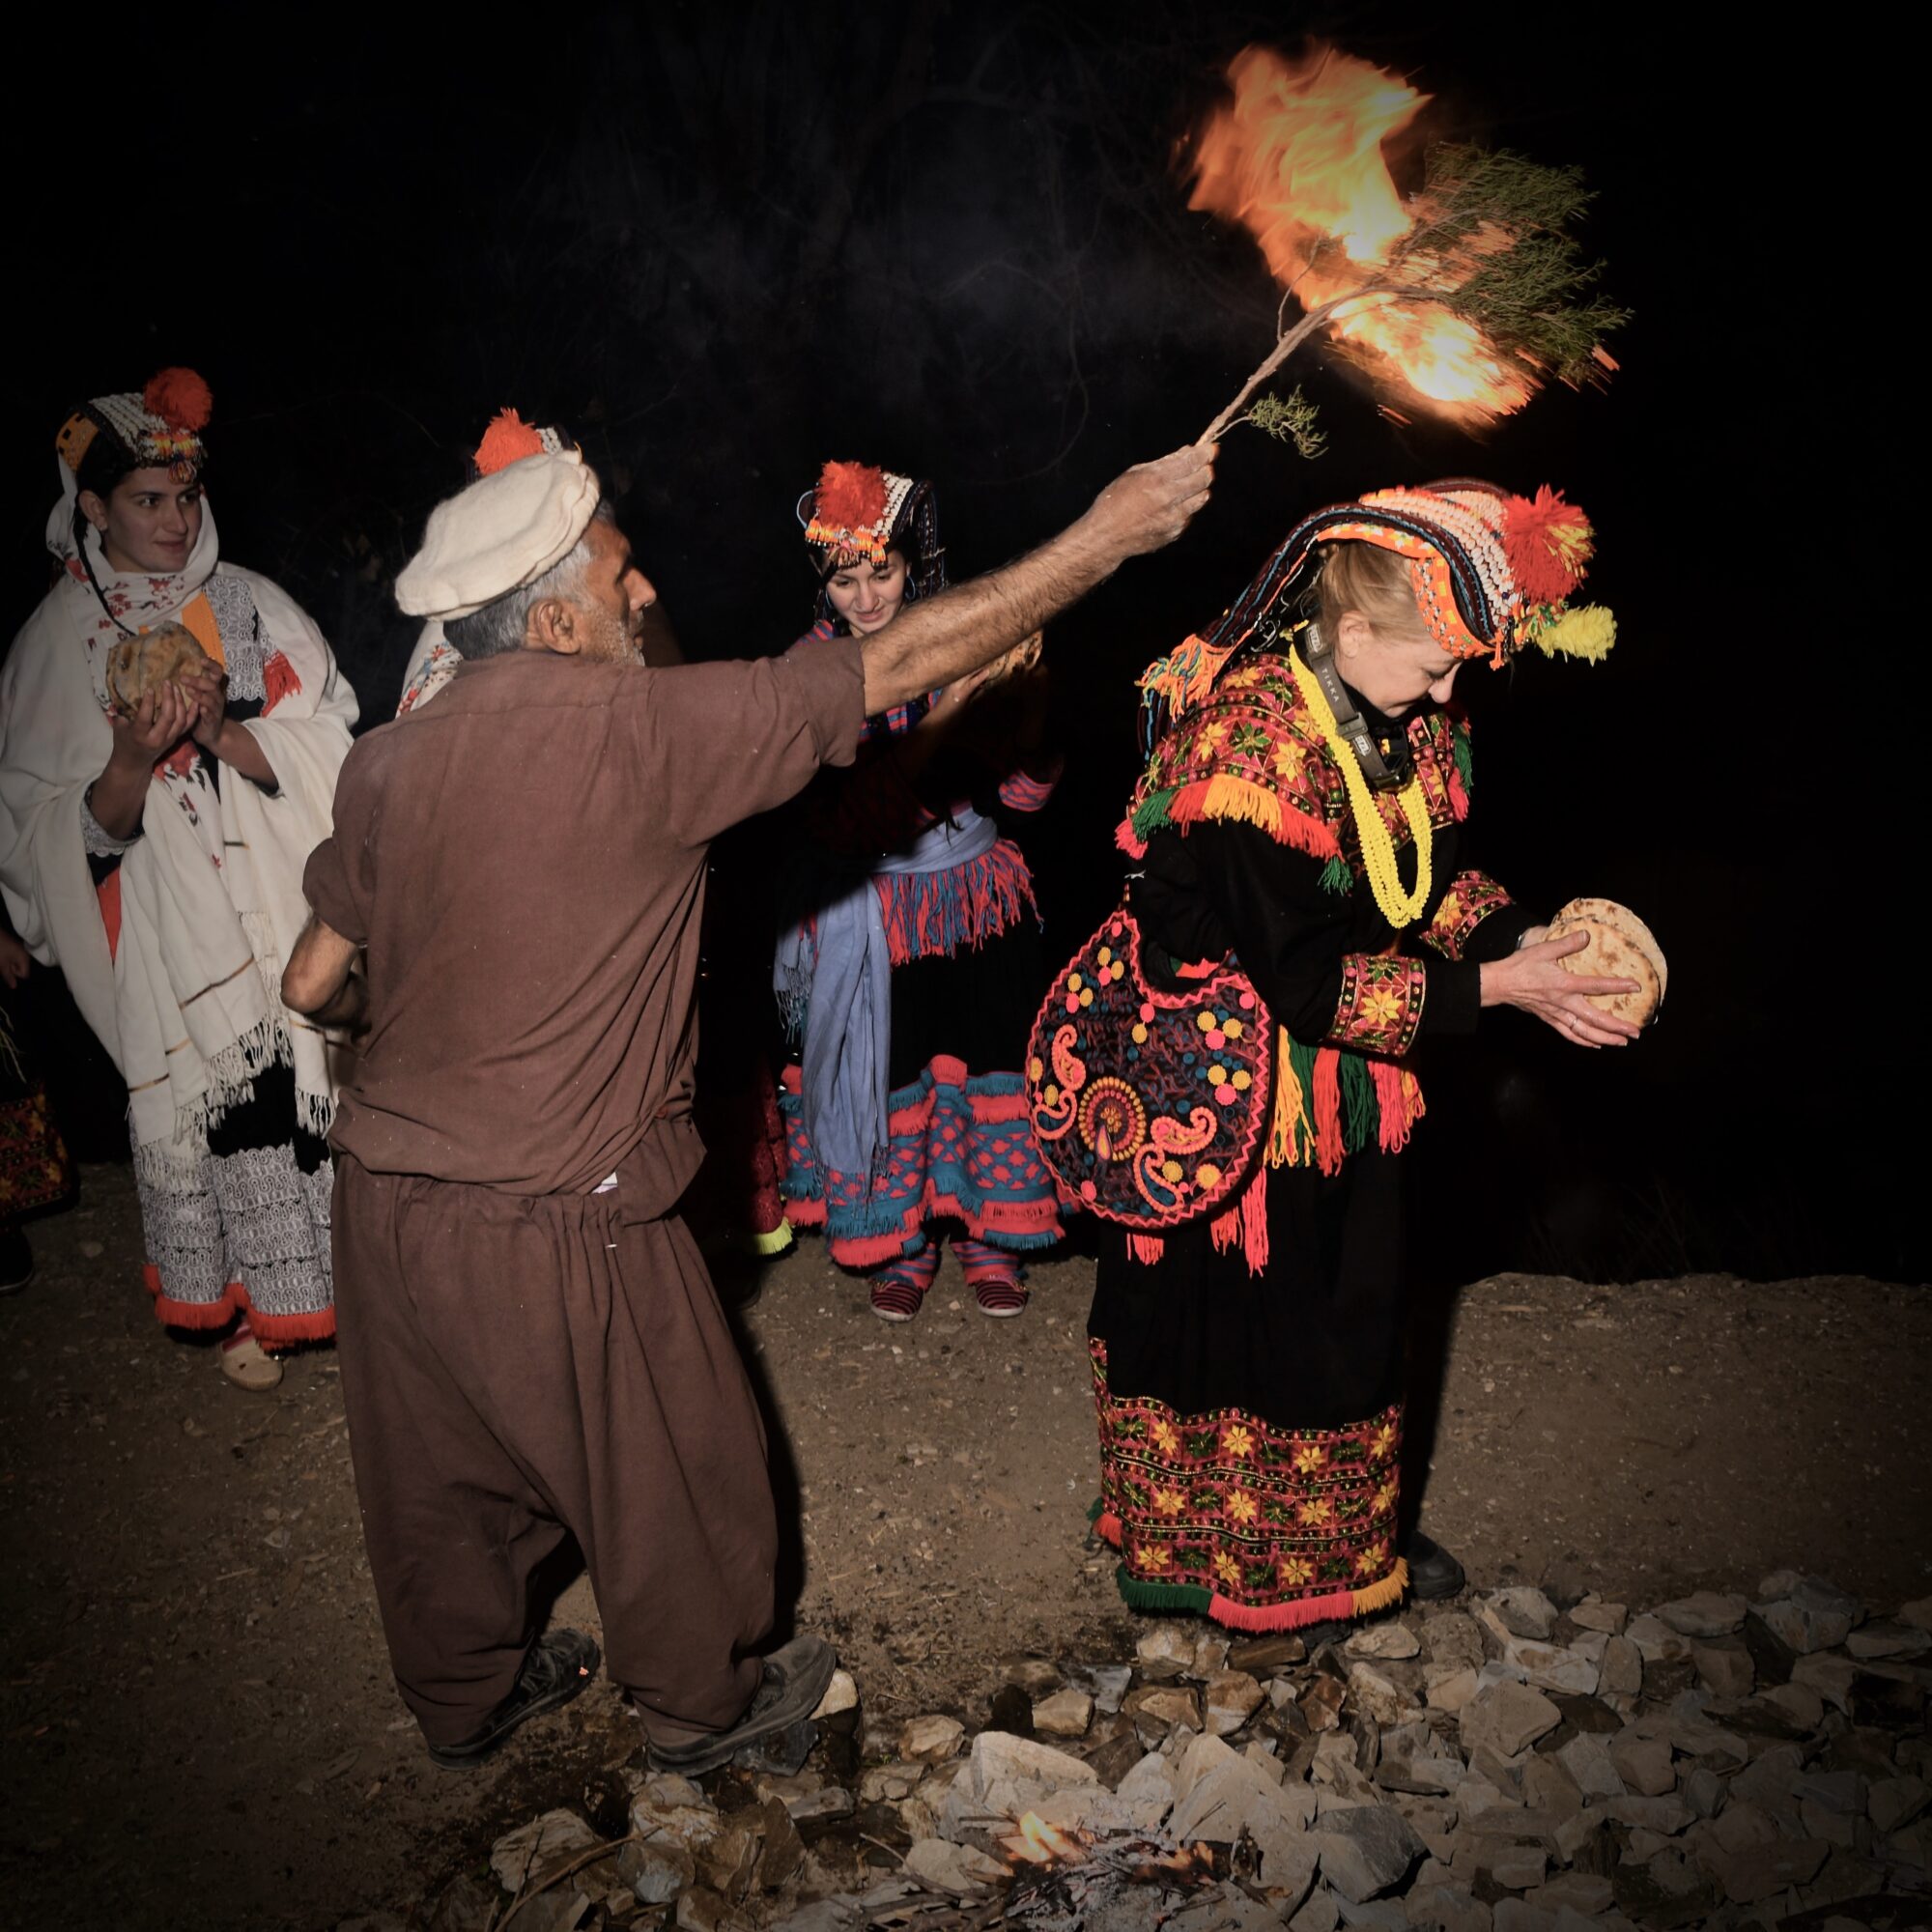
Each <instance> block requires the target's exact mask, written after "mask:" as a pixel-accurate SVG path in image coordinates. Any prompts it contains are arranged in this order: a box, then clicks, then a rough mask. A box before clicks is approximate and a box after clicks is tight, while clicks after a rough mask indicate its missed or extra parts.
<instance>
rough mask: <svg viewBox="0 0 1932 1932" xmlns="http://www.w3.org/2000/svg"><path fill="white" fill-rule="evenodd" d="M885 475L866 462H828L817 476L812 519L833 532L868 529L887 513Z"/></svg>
mask: <svg viewBox="0 0 1932 1932" xmlns="http://www.w3.org/2000/svg"><path fill="white" fill-rule="evenodd" d="M886 502H887V497H886V473H885V471H884V470H883V469H874V468H873V466H872V465H871V464H869V463H828V464H827V465H826V466H825V468H824V469H822V470H820V471H819V473H818V488H817V490H816V491H815V492H814V493H813V500H812V518H813V521H814V522H816V523H820V524H824V525H826V526H829V527H831V528H833V529H840V530H868V529H871V528H873V527H874V526H876V525H877V523H878V521H879V519H880V518H881V517H883V516H884V515H885V514H886Z"/></svg>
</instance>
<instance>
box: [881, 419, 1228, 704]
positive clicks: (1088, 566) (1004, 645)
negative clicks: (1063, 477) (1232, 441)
mask: <svg viewBox="0 0 1932 1932" xmlns="http://www.w3.org/2000/svg"><path fill="white" fill-rule="evenodd" d="M1213 480H1214V450H1213V448H1212V446H1211V445H1200V444H1195V445H1190V446H1189V447H1188V448H1186V449H1177V450H1176V451H1175V452H1174V454H1173V455H1172V456H1163V457H1162V458H1161V459H1160V460H1159V462H1157V463H1140V464H1136V465H1135V466H1134V468H1133V469H1129V470H1127V471H1126V472H1125V473H1124V474H1122V475H1121V476H1117V477H1116V478H1115V479H1114V481H1113V482H1111V483H1109V484H1108V485H1107V487H1106V488H1105V489H1104V490H1102V491H1101V492H1100V494H1099V496H1097V497H1095V498H1094V504H1093V507H1092V508H1091V509H1089V510H1088V512H1087V513H1086V515H1085V516H1083V517H1081V518H1080V519H1079V521H1078V522H1076V523H1073V524H1071V525H1069V526H1067V527H1066V528H1065V529H1064V530H1062V531H1061V533H1060V534H1059V535H1058V536H1057V537H1052V538H1050V539H1049V540H1048V541H1047V542H1045V543H1043V544H1041V545H1040V547H1039V548H1038V549H1037V550H1036V551H1032V552H1030V553H1029V554H1027V555H1025V556H1023V557H1021V558H1019V559H1018V561H1017V562H1014V563H1009V564H1008V565H1006V566H1005V568H1004V569H1000V570H990V571H988V572H987V573H986V574H985V576H983V577H976V578H974V579H973V580H972V582H968V583H961V584H957V585H955V586H954V587H953V588H952V589H951V590H946V591H942V592H941V593H940V595H939V596H937V597H934V598H931V599H929V600H927V601H924V602H922V603H918V604H914V605H912V606H910V607H909V608H908V609H907V610H906V611H903V612H902V613H901V614H900V615H899V616H897V617H895V619H894V620H893V621H892V622H891V623H890V624H888V625H887V626H886V627H885V629H884V630H882V631H877V632H874V633H873V634H872V636H870V637H869V638H867V639H866V640H865V642H864V644H863V646H862V647H861V655H862V659H863V662H864V664H865V668H866V710H867V715H868V716H869V715H873V714H876V713H878V712H881V711H885V710H888V709H890V708H891V707H892V706H893V705H895V704H903V703H905V702H906V701H907V700H908V699H909V698H913V697H919V696H923V694H925V693H926V692H928V691H934V690H936V689H937V688H938V687H939V686H941V685H943V684H951V683H952V681H953V680H954V679H955V678H959V677H963V676H965V675H966V673H967V672H968V671H973V670H978V669H979V668H980V666H981V665H984V664H990V663H991V662H992V661H993V660H994V659H995V658H996V657H998V656H999V655H1000V654H1001V652H1002V651H1006V650H1009V649H1010V648H1011V647H1012V646H1013V645H1014V644H1016V643H1018V642H1019V641H1020V639H1022V638H1025V637H1028V636H1030V635H1031V634H1032V633H1033V632H1035V631H1037V630H1038V629H1039V628H1040V627H1041V625H1043V624H1045V623H1046V622H1047V621H1048V619H1050V618H1052V617H1055V616H1057V615H1058V614H1059V613H1060V612H1061V611H1064V610H1065V609H1066V607H1067V606H1068V605H1069V604H1073V603H1076V602H1078V600H1079V599H1080V598H1082V597H1084V596H1086V594H1087V593H1088V591H1090V590H1092V589H1093V588H1094V585H1095V584H1096V583H1099V582H1101V581H1102V580H1103V579H1105V578H1108V577H1111V576H1112V575H1113V574H1114V572H1115V571H1116V570H1118V569H1119V568H1120V566H1121V565H1122V563H1124V562H1125V561H1126V559H1127V558H1128V557H1130V556H1139V555H1141V554H1144V553H1145V552H1148V551H1152V550H1159V549H1160V548H1161V547H1162V546H1163V545H1165V544H1170V543H1172V542H1173V541H1174V539H1175V538H1176V537H1178V536H1179V534H1180V533H1181V531H1182V530H1184V529H1185V528H1186V527H1187V526H1188V524H1189V522H1190V521H1191V520H1192V518H1193V516H1194V513H1195V512H1196V511H1197V510H1199V509H1200V508H1201V506H1202V505H1203V504H1204V503H1205V502H1207V500H1208V489H1209V486H1210V485H1211V484H1212V482H1213Z"/></svg>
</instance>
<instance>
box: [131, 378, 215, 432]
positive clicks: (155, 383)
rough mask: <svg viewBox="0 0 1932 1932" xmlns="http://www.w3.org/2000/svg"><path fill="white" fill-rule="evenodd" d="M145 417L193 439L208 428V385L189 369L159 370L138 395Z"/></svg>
mask: <svg viewBox="0 0 1932 1932" xmlns="http://www.w3.org/2000/svg"><path fill="white" fill-rule="evenodd" d="M141 402H142V405H143V407H144V408H145V409H146V410H147V412H148V413H149V414H150V415H153V416H159V417H160V419H161V420H162V421H163V422H164V423H166V424H167V426H168V427H169V428H170V429H172V430H185V431H186V432H187V433H188V434H189V435H193V434H194V433H195V432H196V431H197V430H202V429H206V428H207V427H208V419H209V417H210V416H211V415H213V413H214V397H213V393H212V392H211V391H210V389H209V386H208V384H206V383H205V382H203V381H202V379H201V378H200V377H199V376H197V375H196V374H195V373H194V371H193V370H192V369H163V370H161V371H160V373H159V374H158V375H155V376H150V377H149V378H148V386H147V387H146V388H145V389H143V390H142V391H141Z"/></svg>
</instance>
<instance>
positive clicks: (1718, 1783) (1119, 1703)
mask: <svg viewBox="0 0 1932 1932" xmlns="http://www.w3.org/2000/svg"><path fill="white" fill-rule="evenodd" d="M1758 1590H1759V1592H1760V1593H1761V1594H1760V1596H1759V1600H1758V1601H1757V1602H1756V1603H1754V1604H1752V1603H1749V1602H1747V1599H1746V1597H1744V1596H1743V1595H1736V1594H1731V1593H1726V1592H1720V1591H1712V1590H1702V1591H1698V1592H1695V1593H1694V1594H1692V1595H1690V1596H1689V1597H1685V1598H1681V1599H1679V1600H1677V1601H1675V1602H1673V1603H1667V1604H1662V1605H1659V1606H1658V1607H1657V1608H1656V1609H1655V1610H1654V1611H1644V1612H1639V1613H1636V1614H1633V1613H1632V1611H1631V1609H1630V1607H1629V1606H1628V1605H1623V1604H1613V1603H1607V1602H1605V1600H1604V1599H1603V1598H1602V1597H1600V1596H1598V1595H1597V1594H1595V1593H1594V1592H1591V1593H1588V1594H1586V1595H1584V1596H1582V1597H1581V1598H1579V1599H1577V1600H1576V1601H1574V1602H1565V1601H1561V1600H1560V1598H1558V1599H1552V1598H1551V1597H1550V1596H1549V1595H1548V1594H1547V1593H1546V1592H1545V1591H1543V1590H1540V1589H1537V1588H1534V1587H1532V1586H1524V1585H1517V1586H1512V1587H1506V1588H1504V1589H1501V1590H1497V1591H1493V1592H1487V1593H1478V1594H1476V1595H1474V1596H1471V1597H1468V1598H1465V1599H1464V1600H1463V1601H1461V1602H1458V1603H1456V1604H1452V1605H1432V1606H1423V1607H1419V1608H1416V1609H1412V1610H1411V1611H1409V1612H1407V1613H1406V1614H1402V1615H1399V1616H1390V1617H1384V1618H1381V1619H1378V1620H1376V1621H1375V1622H1373V1623H1369V1624H1365V1625H1364V1626H1362V1627H1361V1628H1360V1629H1358V1630H1356V1631H1354V1632H1353V1633H1352V1634H1348V1635H1347V1636H1346V1637H1345V1638H1343V1640H1341V1641H1339V1642H1337V1641H1334V1640H1329V1641H1326V1642H1317V1643H1316V1646H1315V1648H1314V1651H1313V1654H1312V1655H1311V1653H1310V1648H1309V1643H1308V1642H1307V1641H1305V1640H1304V1639H1303V1638H1302V1637H1300V1636H1297V1635H1293V1634H1284V1635H1276V1636H1266V1637H1259V1638H1253V1639H1249V1640H1245V1641H1243V1640H1236V1641H1233V1642H1231V1641H1230V1639H1229V1637H1228V1635H1227V1634H1225V1633H1221V1632H1216V1631H1211V1630H1205V1629H1203V1628H1201V1627H1200V1626H1199V1625H1188V1624H1179V1623H1156V1624H1153V1625H1151V1627H1149V1628H1147V1629H1145V1630H1144V1631H1143V1633H1142V1634H1141V1635H1140V1636H1139V1638H1138V1641H1137V1642H1136V1644H1135V1647H1134V1651H1133V1653H1132V1655H1131V1657H1130V1658H1128V1659H1127V1660H1125V1661H1123V1662H1119V1663H1111V1664H1093V1663H1085V1664H1080V1663H1073V1664H1068V1663H1064V1662H1055V1661H1054V1660H1051V1659H1046V1658H1036V1657H1027V1656H1015V1657H1010V1658H1008V1659H1007V1660H1005V1661H1004V1665H1003V1668H1002V1672H1001V1680H1000V1684H999V1688H997V1689H996V1690H994V1692H993V1701H992V1705H991V1711H990V1721H989V1722H988V1723H987V1725H986V1726H985V1728H983V1729H981V1730H980V1732H979V1733H978V1735H977V1736H974V1737H973V1738H972V1739H971V1740H970V1745H969V1741H968V1739H967V1737H966V1734H965V1730H964V1726H963V1725H962V1724H961V1723H960V1722H959V1721H958V1720H957V1719H954V1718H952V1717H950V1716H947V1715H946V1714H944V1713H932V1714H928V1715H926V1716H923V1717H919V1718H915V1719H911V1720H910V1721H909V1722H907V1723H905V1724H904V1725H902V1726H899V1727H897V1728H896V1729H893V1728H891V1727H885V1726H880V1725H877V1724H874V1723H872V1722H870V1721H868V1720H867V1719H864V1718H862V1716H861V1714H860V1712H859V1710H858V1709H857V1707H856V1689H855V1686H854V1685H853V1683H852V1682H851V1680H850V1679H849V1678H847V1679H845V1680H843V1681H840V1682H837V1683H836V1684H835V1690H834V1692H833V1694H832V1695H831V1696H829V1697H828V1700H827V1704H826V1706H825V1709H824V1715H823V1723H824V1728H825V1731H826V1735H825V1736H824V1737H823V1738H822V1739H821V1740H820V1741H819V1744H818V1747H817V1749H816V1751H815V1752H814V1757H815V1759H816V1760H817V1761H818V1763H820V1764H822V1765H823V1766H824V1769H822V1770H820V1769H815V1768H806V1769H804V1770H802V1771H799V1772H792V1771H787V1770H783V1769H778V1770H759V1769H756V1768H750V1767H748V1768H744V1769H734V1770H730V1771H726V1772H725V1773H722V1774H720V1775H718V1776H715V1777H714V1778H712V1779H710V1780H707V1781H708V1782H709V1783H710V1785H711V1787H712V1788H711V1789H710V1790H709V1791H708V1792H707V1791H706V1790H703V1789H700V1787H699V1786H697V1785H696V1784H693V1783H690V1782H688V1781H687V1780H685V1779H683V1778H680V1777H665V1776H646V1775H645V1774H644V1773H642V1772H638V1773H635V1774H633V1775H632V1776H630V1777H628V1778H627V1783H628V1785H629V1787H630V1788H631V1790H632V1792H633V1794H634V1795H633V1799H632V1803H631V1805H630V1808H629V1814H628V1818H627V1820H626V1825H627V1827H628V1829H627V1830H626V1831H624V1832H623V1833H621V1834H619V1835H618V1836H616V1837H615V1838H613V1839H610V1840H600V1839H599V1838H598V1837H597V1836H596V1835H595V1833H593V1832H592V1831H591V1829H590V1827H589V1826H588V1825H587V1824H586V1823H585V1821H584V1820H583V1819H582V1816H581V1815H579V1814H578V1813H576V1812H573V1811H571V1810H568V1809H564V1808H557V1809H555V1810H553V1811H551V1812H549V1813H547V1814H545V1815H543V1816H541V1817H539V1818H536V1819H532V1820H531V1821H530V1822H529V1823H527V1824H526V1825H525V1826H523V1827H521V1828H520V1829H518V1830H517V1831H514V1832H512V1833H506V1834H505V1835H504V1837H503V1838H501V1839H500V1840H499V1841H498V1842H497V1844H496V1845H495V1846H494V1847H493V1848H492V1852H491V1860H490V1863H491V1869H492V1876H493V1878H494V1880H495V1884H494V1886H493V1885H492V1884H490V1883H488V1882H485V1881H484V1880H482V1879H480V1878H472V1877H469V1876H459V1877H458V1878H457V1879H456V1880H454V1881H453V1882H452V1884H451V1885H450V1886H449V1888H448V1889H446V1890H445V1891H444V1892H443V1893H442V1894H441V1895H440V1897H439V1898H438V1899H437V1900H436V1901H435V1903H434V1904H433V1906H432V1907H431V1909H430V1912H429V1915H428V1923H429V1925H430V1927H431V1928H432V1932H492V1928H496V1927H501V1926H504V1925H508V1924H517V1925H520V1926H523V1927H525V1928H526V1932H527V1928H528V1927H530V1926H532V1925H534V1926H536V1927H539V1928H541V1932H573V1928H579V1927H584V1928H599V1929H600V1932H601V1928H603V1927H607V1926H626V1927H628V1926H633V1925H639V1924H647V1925H658V1924H666V1923H669V1924H675V1925H676V1926H678V1927H681V1928H685V1932H734V1928H739V1927H745V1928H749V1927H752V1926H754V1925H776V1926H778V1927H779V1928H781V1932H860V1928H870V1927H888V1926H890V1927H905V1928H910V1932H967V1929H968V1928H972V1929H973V1932H980V1928H986V1927H990V1926H993V1925H1010V1926H1028V1927H1035V1928H1041V1932H1081V1928H1086V1927H1091V1928H1094V1932H1116V1928H1122V1932H1138V1928H1145V1932H1152V1928H1154V1927H1156V1926H1169V1927H1174V1928H1177V1932H1180V1928H1187V1932H1224V1929H1225V1928H1232V1932H1264V1928H1272V1927H1278V1926H1280V1925H1282V1924H1287V1925H1288V1926H1289V1927H1291V1928H1292V1932H1337V1928H1338V1927H1341V1926H1351V1927H1352V1926H1369V1927H1379V1928H1386V1932H1407V1928H1408V1927H1411V1926H1417V1927H1442V1928H1445V1932H1573V1929H1574V1932H1586V1929H1587V1928H1597V1929H1598V1932H1636V1928H1637V1927H1639V1926H1642V1927H1649V1928H1653V1929H1654V1932H1671V1929H1672V1928H1676V1927H1686V1926H1711V1927H1723V1928H1731V1927H1737V1928H1743V1927H1759V1926H1761V1927H1771V1926H1774V1925H1784V1926H1806V1927H1812V1926H1816V1927H1833V1928H1835V1927H1841V1926H1842V1927H1846V1928H1849V1927H1853V1926H1867V1927H1868V1926H1873V1925H1895V1926H1903V1925H1908V1924H1921V1923H1923V1922H1925V1920H1926V1918H1927V1917H1928V1916H1932V1818H1928V1817H1927V1806H1928V1803H1932V1785H1928V1783H1927V1781H1926V1778H1927V1774H1928V1772H1932V1741H1928V1739H1927V1736H1926V1727H1925V1702H1926V1690H1927V1687H1928V1685H1932V1669H1928V1668H1926V1667H1925V1661H1926V1660H1927V1659H1928V1658H1932V1598H1924V1599H1920V1600H1918V1601H1917V1602H1915V1603H1912V1604H1908V1605H1903V1606H1901V1608H1900V1611H1899V1614H1898V1616H1897V1617H1896V1618H1892V1619H1881V1618H1874V1617H1871V1616H1869V1615H1868V1614H1867V1611H1866V1608H1865V1606H1864V1605H1862V1604H1861V1603H1860V1602H1859V1601H1858V1600H1857V1599H1855V1598H1853V1597H1850V1596H1848V1595H1847V1594H1845V1593H1844V1592H1843V1591H1841V1590H1838V1589H1836V1588H1835V1587H1834V1586H1833V1585H1832V1584H1830V1583H1828V1582H1825V1581H1823V1580H1822V1579H1819V1578H1816V1577H1802V1576H1800V1575H1799V1574H1798V1573H1797V1572H1795V1571H1781V1572H1777V1573H1775V1574H1773V1575H1772V1576H1769V1577H1764V1578H1763V1579H1761V1581H1760V1583H1759V1585H1758ZM808 1742H809V1740H801V1741H800V1743H801V1746H803V1745H804V1744H806V1743H808ZM808 1764H810V1761H808ZM801 1900H803V1901H804V1902H801ZM404 1922H405V1921H404V1920H403V1919H402V1918H384V1917H365V1918H358V1919H355V1920H354V1921H351V1922H350V1923H349V1924H346V1925H345V1926H344V1927H343V1928H342V1932H402V1928H403V1926H404Z"/></svg>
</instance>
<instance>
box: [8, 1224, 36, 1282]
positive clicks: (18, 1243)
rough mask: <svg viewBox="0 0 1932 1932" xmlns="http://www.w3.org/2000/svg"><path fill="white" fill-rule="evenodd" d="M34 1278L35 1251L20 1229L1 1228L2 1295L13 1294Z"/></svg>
mask: <svg viewBox="0 0 1932 1932" xmlns="http://www.w3.org/2000/svg"><path fill="white" fill-rule="evenodd" d="M33 1278H34V1251H33V1249H32V1248H30V1247H29V1246H28V1245H27V1237H26V1236H25V1235H23V1234H21V1232H20V1231H19V1229H18V1228H0V1294H13V1293H15V1292H16V1291H18V1290H20V1289H23V1288H25V1287H26V1285H27V1284H28V1283H29V1282H30V1281H32V1280H33Z"/></svg>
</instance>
